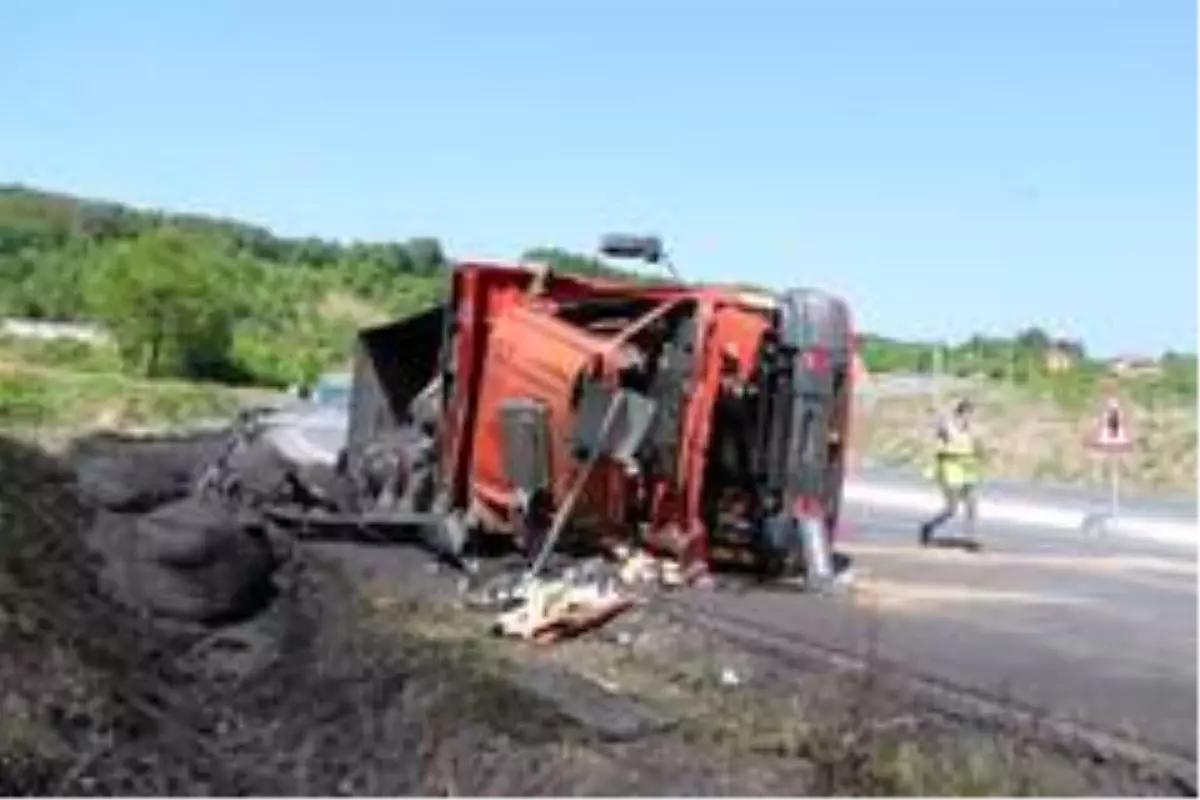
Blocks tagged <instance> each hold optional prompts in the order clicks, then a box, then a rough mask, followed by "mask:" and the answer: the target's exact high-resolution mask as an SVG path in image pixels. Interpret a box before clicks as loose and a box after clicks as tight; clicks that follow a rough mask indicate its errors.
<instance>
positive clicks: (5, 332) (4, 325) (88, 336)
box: [0, 317, 110, 345]
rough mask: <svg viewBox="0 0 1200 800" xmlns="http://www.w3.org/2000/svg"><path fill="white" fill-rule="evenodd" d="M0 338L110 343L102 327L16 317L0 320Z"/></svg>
mask: <svg viewBox="0 0 1200 800" xmlns="http://www.w3.org/2000/svg"><path fill="white" fill-rule="evenodd" d="M0 336H10V337H12V338H14V339H41V340H43V341H53V340H70V341H75V342H83V343H85V344H93V345H98V344H104V343H106V342H108V341H110V337H109V335H108V332H107V331H106V330H104V328H103V327H101V326H99V325H93V324H91V323H88V322H56V321H50V320H44V319H19V318H16V317H7V318H3V319H0Z"/></svg>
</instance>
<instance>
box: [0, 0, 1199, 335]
mask: <svg viewBox="0 0 1200 800" xmlns="http://www.w3.org/2000/svg"><path fill="white" fill-rule="evenodd" d="M1195 47H1196V19H1195V8H1194V3H1192V2H1187V1H1186V0H1123V1H1118V0H942V1H941V2H932V1H931V0H930V1H927V2H915V1H913V2H906V0H891V1H889V0H875V2H867V1H866V0H822V2H817V0H792V1H791V2H787V1H786V0H778V2H776V3H765V2H758V3H755V2H741V3H737V2H734V0H728V2H725V3H716V2H709V3H704V2H684V0H676V2H666V1H665V0H659V1H658V2H637V1H636V0H605V1H604V2H601V0H586V1H583V0H575V2H551V0H542V2H533V1H532V0H525V2H517V1H516V0H513V1H512V2H499V0H476V1H475V2H473V3H472V2H463V1H461V0H460V1H459V2H442V3H437V4H434V3H415V2H412V3H410V2H404V1H403V0H390V1H389V0H377V1H376V2H365V1H364V0H329V1H328V2H315V1H310V2H304V1H303V0H288V1H287V2H284V0H203V2H192V3H184V2H171V1H170V0H110V1H109V2H99V0H75V1H74V2H67V0H0V181H21V182H27V183H31V184H36V185H40V186H44V187H48V188H53V189H62V190H68V191H74V192H78V193H83V194H87V195H94V196H103V197H109V198H113V199H119V200H125V201H129V202H133V203H137V204H146V205H161V206H167V207H172V208H177V209H186V210H197V211H206V212H215V213H220V214H227V215H232V216H237V217H243V218H246V219H249V220H252V221H256V222H259V223H264V224H267V225H269V226H271V227H273V228H275V229H276V230H278V231H280V232H282V233H288V234H307V233H315V234H320V235H324V236H332V237H339V238H367V239H382V238H399V237H407V236H410V235H415V234H426V233H429V234H435V235H437V236H440V237H441V238H442V239H443V241H444V242H445V243H446V245H447V248H448V250H450V251H451V253H452V254H456V255H467V254H472V255H489V256H505V257H507V256H515V255H516V254H518V253H519V252H520V251H522V250H523V249H525V248H526V247H529V246H532V245H537V244H543V243H553V244H559V245H563V246H567V247H571V248H576V249H585V250H586V249H589V248H591V247H593V246H594V242H595V241H596V238H597V236H598V234H600V233H601V232H604V231H607V230H610V229H633V230H638V231H643V230H644V231H654V232H658V233H660V234H661V235H663V236H664V237H665V238H666V239H667V240H668V242H669V244H670V245H671V247H672V248H673V251H674V254H675V256H676V258H677V260H678V262H679V264H680V266H681V268H682V270H683V271H684V272H685V274H687V275H689V276H693V277H696V278H701V279H745V280H751V281H760V282H764V283H767V284H771V285H784V284H811V285H819V286H823V287H828V288H831V289H833V290H836V291H839V292H841V293H843V294H845V295H846V296H847V297H848V298H849V299H850V300H851V301H852V302H853V304H854V306H855V308H856V310H857V314H858V317H859V320H860V324H861V326H862V327H864V328H866V329H869V330H876V331H882V332H887V333H891V334H896V335H901V336H921V337H951V338H957V337H961V336H964V335H967V334H969V333H971V332H972V331H976V330H982V331H988V332H1011V331H1012V330H1014V329H1015V328H1016V327H1018V326H1021V325H1024V324H1026V323H1037V324H1041V325H1043V326H1045V327H1047V328H1048V329H1050V330H1051V331H1052V332H1054V333H1062V334H1074V335H1078V336H1082V337H1083V338H1084V339H1085V341H1086V342H1087V343H1088V344H1089V346H1091V347H1092V348H1093V349H1094V350H1097V351H1100V352H1109V353H1111V352H1114V351H1118V350H1135V351H1155V350H1158V349H1161V348H1165V347H1177V348H1186V349H1193V348H1194V347H1195V344H1196V291H1197V286H1196V277H1197V261H1196V258H1197V255H1196V212H1197V208H1196V175H1197V171H1196V106H1195V103H1196V85H1195V80H1196V50H1195Z"/></svg>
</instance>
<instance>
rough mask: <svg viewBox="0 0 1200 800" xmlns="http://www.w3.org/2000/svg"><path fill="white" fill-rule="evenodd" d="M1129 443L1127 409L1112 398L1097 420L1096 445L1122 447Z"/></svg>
mask: <svg viewBox="0 0 1200 800" xmlns="http://www.w3.org/2000/svg"><path fill="white" fill-rule="evenodd" d="M1129 442H1130V436H1129V425H1128V421H1127V420H1126V415H1125V409H1124V407H1123V406H1122V405H1121V403H1120V402H1119V401H1118V400H1117V399H1116V398H1111V399H1109V401H1108V402H1107V403H1105V404H1104V409H1103V410H1102V411H1101V412H1100V418H1099V419H1098V420H1097V431H1096V444H1098V445H1100V446H1101V447H1114V446H1115V447H1121V446H1124V445H1127V444H1129Z"/></svg>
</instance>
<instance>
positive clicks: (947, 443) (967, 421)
mask: <svg viewBox="0 0 1200 800" xmlns="http://www.w3.org/2000/svg"><path fill="white" fill-rule="evenodd" d="M973 410H974V407H973V406H972V404H971V401H970V400H968V399H966V398H963V399H961V400H959V401H958V403H956V404H955V406H954V413H953V414H951V415H950V417H949V418H948V419H945V420H943V421H942V423H941V424H940V425H939V426H938V431H937V450H936V453H935V462H934V469H933V478H934V480H936V481H937V483H938V485H939V486H940V487H941V489H942V497H943V498H944V500H945V504H944V505H943V506H942V509H941V511H939V512H938V513H937V514H936V515H935V516H934V517H933V518H932V519H930V520H928V521H926V522H925V523H924V524H922V525H921V544H922V545H923V546H926V545H929V544H930V543H931V541H932V539H933V534H934V531H935V530H937V529H938V528H939V527H941V526H942V525H944V524H945V523H947V522H949V521H950V520H951V519H953V518H954V516H955V515H956V514H957V513H958V509H959V507H960V505H961V506H962V507H963V509H964V511H965V515H964V516H965V526H964V527H965V529H966V534H967V538H968V539H969V540H971V541H972V542H974V539H975V520H976V516H977V512H978V506H979V499H978V498H979V478H980V469H979V467H980V456H981V448H980V443H979V438H978V437H977V436H976V435H975V431H974V429H973V428H972V425H971V414H972V411H973Z"/></svg>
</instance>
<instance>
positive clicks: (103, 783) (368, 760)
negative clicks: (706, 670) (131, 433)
mask: <svg viewBox="0 0 1200 800" xmlns="http://www.w3.org/2000/svg"><path fill="white" fill-rule="evenodd" d="M220 446H221V441H220V437H211V438H207V439H206V438H199V439H196V440H189V441H182V440H181V441H176V442H169V441H168V442H160V443H154V444H128V443H121V442H119V441H116V440H104V439H101V440H94V441H92V442H89V443H84V444H83V445H81V446H79V447H77V448H76V449H75V451H74V452H73V453H72V454H71V455H70V457H69V460H64V461H59V460H57V459H54V458H51V457H49V456H47V455H46V454H44V453H42V452H40V451H37V450H35V449H32V448H30V447H28V446H25V445H22V444H19V443H16V442H14V441H10V440H2V441H0V793H4V794H47V793H56V794H127V795H128V794H136V795H144V794H155V795H163V794H206V795H213V794H216V795H235V794H270V795H275V794H287V795H293V794H302V795H311V794H325V795H328V794H350V793H353V794H393V795H394V794H414V793H420V794H434V793H445V792H453V793H456V794H480V793H484V794H514V793H515V794H529V793H539V794H541V793H554V794H561V793H569V794H578V793H581V792H583V793H605V794H609V793H614V792H615V793H648V792H656V791H673V790H675V789H680V788H682V789H683V790H690V791H693V792H712V791H716V792H720V791H726V790H728V788H729V787H728V786H723V785H721V783H720V782H719V781H718V782H717V783H714V784H712V785H691V786H686V787H679V785H678V783H677V782H674V783H673V782H672V781H671V779H670V778H669V777H666V776H662V775H659V779H658V780H655V779H654V777H653V773H654V772H655V770H654V769H650V772H649V773H647V772H646V771H645V770H643V771H640V772H639V771H638V770H630V769H627V768H626V766H627V765H622V766H621V767H618V766H617V765H616V763H615V762H611V763H610V760H609V759H606V758H603V757H597V756H598V755H599V753H598V752H596V751H594V750H592V749H590V747H589V746H588V745H587V744H586V743H584V742H582V741H580V740H579V738H578V737H579V736H581V735H582V734H581V733H580V731H579V730H578V729H576V728H573V727H572V724H571V723H570V722H569V721H568V720H566V719H564V718H562V717H560V716H559V715H557V714H556V712H555V711H554V710H553V709H552V708H551V707H548V706H545V705H539V704H538V702H537V701H536V700H532V699H531V698H529V697H522V696H520V694H519V692H517V691H516V690H515V689H514V687H513V686H512V685H510V684H508V683H506V682H503V681H498V680H497V679H496V678H494V677H489V674H488V673H487V671H486V670H476V671H472V670H471V669H470V667H469V666H467V665H463V664H461V663H455V664H454V665H453V667H452V668H451V667H450V665H449V664H448V659H450V658H451V657H452V654H447V653H445V652H439V651H438V650H437V649H436V648H430V647H428V646H423V645H422V646H418V645H417V644H416V643H406V642H405V641H404V640H402V639H397V638H395V637H394V636H386V637H385V636H383V635H380V634H375V633H372V632H371V631H370V629H369V626H363V625H359V624H358V620H357V615H359V614H360V613H361V612H362V606H361V605H360V604H359V600H358V596H357V595H356V594H355V592H354V590H353V587H350V586H348V585H346V584H345V583H344V582H343V580H342V579H341V577H340V576H339V574H338V572H337V571H336V570H335V569H333V568H331V567H330V566H329V565H328V564H324V563H322V562H319V561H316V560H314V558H313V557H312V556H311V555H309V554H307V553H301V552H299V551H294V552H287V543H286V542H285V541H284V540H282V539H279V538H277V537H273V536H271V535H270V533H269V532H262V531H259V532H258V533H255V526H256V525H257V524H258V523H257V521H256V520H253V519H249V520H247V519H245V518H235V516H231V515H234V514H235V513H236V512H234V511H229V510H221V509H214V508H211V507H209V508H206V507H204V506H203V505H202V504H197V503H196V502H195V501H194V499H192V498H189V497H185V496H183V494H184V492H185V487H186V486H187V484H188V482H189V481H190V480H192V479H193V478H194V477H195V474H194V472H195V468H196V465H197V464H202V463H204V462H205V460H206V459H207V458H211V456H212V453H213V452H214V448H219V447H220ZM235 526H240V527H241V529H242V535H240V536H233V535H231V534H230V533H229V531H230V530H232V528H233V527H235ZM172 532H173V533H172ZM172 535H173V536H174V537H175V539H174V540H172ZM189 537H190V539H189ZM230 564H233V565H235V568H230V566H229V565H230ZM167 567H172V569H168V568H167ZM189 569H191V570H193V571H197V570H198V572H197V573H196V574H199V575H204V576H206V577H203V578H200V579H199V580H200V581H201V582H206V583H205V585H208V586H209V587H210V588H213V587H215V588H213V590H212V591H210V592H207V593H196V592H195V591H192V589H194V587H195V586H196V585H197V584H196V579H195V576H194V575H193V576H192V578H193V579H191V580H186V581H179V580H175V578H178V576H179V575H187V574H188V570H189ZM173 576H174V577H173ZM173 581H174V582H173ZM265 587H269V591H267V590H266V588H265ZM144 592H149V593H151V594H152V595H153V596H154V597H155V598H157V600H158V601H159V604H160V605H162V604H163V603H165V605H166V606H167V607H169V608H171V609H173V610H174V611H175V612H177V613H174V614H170V613H168V614H155V615H153V616H151V615H149V614H147V613H144V612H139V611H138V608H139V602H138V600H139V593H144ZM214 597H215V598H218V600H217V601H216V603H215V605H213V604H212V598H214ZM231 611H232V612H238V613H230V612H231ZM239 613H240V614H241V616H242V617H243V618H239V616H238V614H239ZM581 753H582V754H585V755H583V756H581V755H580V754H581ZM653 766H654V765H653V764H651V767H653ZM676 774H678V773H676ZM637 775H640V776H641V777H635V776H637ZM664 780H665V783H664V782H663V781H664ZM714 780H716V779H715V778H714ZM690 782H692V781H689V783H690Z"/></svg>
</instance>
